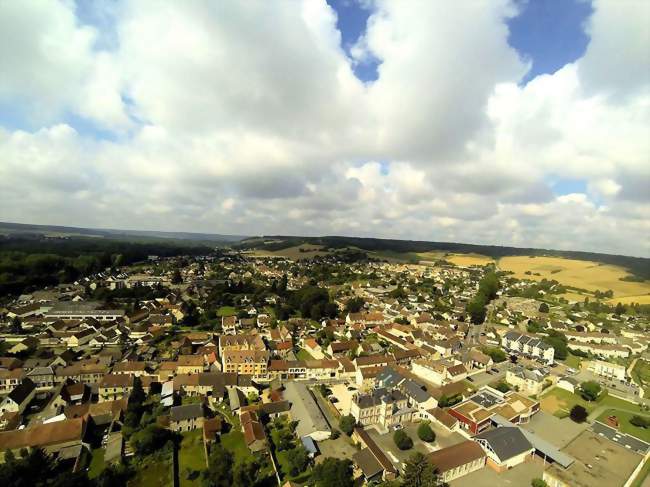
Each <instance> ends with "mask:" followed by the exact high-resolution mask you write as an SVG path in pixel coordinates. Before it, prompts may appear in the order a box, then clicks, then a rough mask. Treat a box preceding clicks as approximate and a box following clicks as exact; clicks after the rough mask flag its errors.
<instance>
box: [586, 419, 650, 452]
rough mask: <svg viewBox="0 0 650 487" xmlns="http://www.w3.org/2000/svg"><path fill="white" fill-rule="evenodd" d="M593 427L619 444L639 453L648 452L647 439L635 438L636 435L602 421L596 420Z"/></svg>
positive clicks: (594, 430) (593, 429)
mask: <svg viewBox="0 0 650 487" xmlns="http://www.w3.org/2000/svg"><path fill="white" fill-rule="evenodd" d="M591 429H592V431H593V432H594V433H596V434H599V435H601V436H604V437H606V438H609V439H610V440H612V441H614V442H616V443H618V444H619V445H621V446H624V447H625V448H627V449H629V450H633V451H635V452H637V453H640V454H641V455H645V454H646V453H647V452H648V449H649V448H650V444H648V443H646V442H645V441H641V440H639V439H638V438H635V437H634V436H630V435H628V434H625V433H621V432H619V431H618V430H616V429H614V428H612V427H610V426H607V425H606V424H603V423H601V422H600V421H596V422H595V423H594V424H593V425H592V426H591Z"/></svg>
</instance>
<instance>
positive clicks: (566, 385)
mask: <svg viewBox="0 0 650 487" xmlns="http://www.w3.org/2000/svg"><path fill="white" fill-rule="evenodd" d="M557 386H558V387H559V388H560V389H564V390H565V391H569V392H570V393H571V394H575V392H576V391H577V390H578V389H579V388H580V382H579V381H578V380H576V379H574V378H573V377H569V376H566V377H561V378H560V379H559V380H558V381H557Z"/></svg>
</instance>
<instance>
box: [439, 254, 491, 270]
mask: <svg viewBox="0 0 650 487" xmlns="http://www.w3.org/2000/svg"><path fill="white" fill-rule="evenodd" d="M445 260H448V261H449V262H451V263H452V264H456V265H459V266H465V267H469V266H473V265H480V266H483V265H486V264H491V263H493V262H494V259H493V258H492V257H487V256H486V255H481V254H447V255H446V256H445Z"/></svg>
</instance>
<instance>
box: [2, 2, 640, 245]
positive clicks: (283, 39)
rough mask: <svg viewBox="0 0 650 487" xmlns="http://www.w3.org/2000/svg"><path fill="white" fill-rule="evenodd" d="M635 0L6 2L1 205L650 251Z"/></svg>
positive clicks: (55, 217)
mask: <svg viewBox="0 0 650 487" xmlns="http://www.w3.org/2000/svg"><path fill="white" fill-rule="evenodd" d="M649 26H650V2H647V1H645V0H591V1H590V0H485V1H483V0H471V1H469V0H468V1H464V2H449V1H448V0H422V1H418V0H411V1H409V2H403V1H400V0H327V1H326V0H302V1H300V0H278V1H275V2H269V1H265V0H259V1H258V0H250V1H246V2H240V1H235V0H228V1H221V2H213V1H199V0H187V1H183V2H159V1H155V0H151V1H150V0H138V1H126V0H99V1H93V2H87V1H85V0H78V1H76V2H75V1H73V0H61V1H56V0H24V1H20V2H14V1H10V0H0V72H1V75H0V221H11V222H19V223H36V224H55V225H71V226H87V227H99V228H124V229H146V230H166V231H196V232H212V233H222V234H238V235H242V234H243V235H263V234H266V235H271V234H292V235H350V236H372V237H385V238H401V239H418V240H432V241H455V242H466V243H477V244H493V245H511V246H519V247H541V248H554V249H569V250H587V251H596V252H607V253H618V254H626V255H636V256H643V257H650V239H649V238H648V236H649V235H650V201H649V200H650V160H649V159H650V123H649V122H650V39H649V28H650V27H649Z"/></svg>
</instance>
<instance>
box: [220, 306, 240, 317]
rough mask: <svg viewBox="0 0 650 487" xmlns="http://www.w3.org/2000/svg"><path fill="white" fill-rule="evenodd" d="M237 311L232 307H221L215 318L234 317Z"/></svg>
mask: <svg viewBox="0 0 650 487" xmlns="http://www.w3.org/2000/svg"><path fill="white" fill-rule="evenodd" d="M236 314H237V310H236V309H235V308H233V307H232V306H222V307H221V308H219V309H218V310H217V316H235V315H236Z"/></svg>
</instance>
